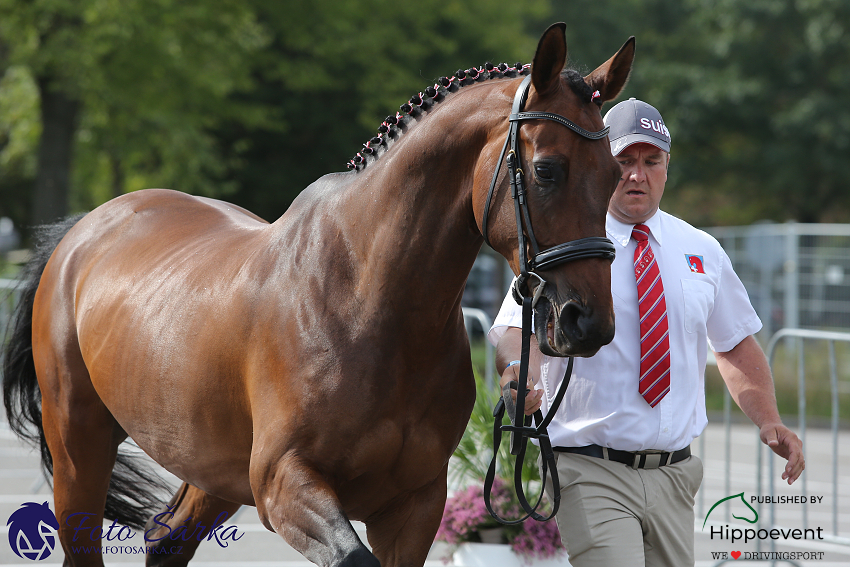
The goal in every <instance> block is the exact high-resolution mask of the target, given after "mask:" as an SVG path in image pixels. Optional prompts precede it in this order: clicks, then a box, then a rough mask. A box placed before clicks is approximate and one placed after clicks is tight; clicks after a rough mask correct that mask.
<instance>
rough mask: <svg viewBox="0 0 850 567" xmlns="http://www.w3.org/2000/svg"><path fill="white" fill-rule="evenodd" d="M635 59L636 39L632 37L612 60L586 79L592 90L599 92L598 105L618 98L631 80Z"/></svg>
mask: <svg viewBox="0 0 850 567" xmlns="http://www.w3.org/2000/svg"><path fill="white" fill-rule="evenodd" d="M634 59H635V38H634V36H632V37H630V38H629V39H628V40H627V41H626V43H624V44H623V47H621V48H620V51H618V52H617V53H616V54H615V55H614V56H613V57H612V58H611V59H609V60H608V61H606V62H605V63H603V64H602V65H600V66H599V67H598V68H597V69H596V70H595V71H594V72H592V73H591V74H590V75H588V76H587V77H585V78H584V80H585V82H586V83H587V84H588V85H590V88H591V89H593V90H594V91H599V95H600V98H599V99H597V100H596V102H597V103H598V104H602V103H603V102H606V101H609V100H614V99H615V98H617V95H618V94H620V91H621V90H623V87H624V86H626V82H627V81H628V80H629V75H630V74H631V72H632V62H633V61H634Z"/></svg>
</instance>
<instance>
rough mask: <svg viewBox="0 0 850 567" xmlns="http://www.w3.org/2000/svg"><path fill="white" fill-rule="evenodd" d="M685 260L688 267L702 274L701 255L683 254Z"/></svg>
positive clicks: (703, 271) (703, 269)
mask: <svg viewBox="0 0 850 567" xmlns="http://www.w3.org/2000/svg"><path fill="white" fill-rule="evenodd" d="M685 260H687V261H688V267H689V268H690V269H691V271H692V272H694V273H695V274H704V273H705V268H703V266H702V256H697V255H696V254H685Z"/></svg>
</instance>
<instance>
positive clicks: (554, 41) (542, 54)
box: [531, 22, 567, 96]
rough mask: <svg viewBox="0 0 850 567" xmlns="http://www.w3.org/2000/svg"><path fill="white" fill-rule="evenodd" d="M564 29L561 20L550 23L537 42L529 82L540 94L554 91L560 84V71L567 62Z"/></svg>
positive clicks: (564, 25)
mask: <svg viewBox="0 0 850 567" xmlns="http://www.w3.org/2000/svg"><path fill="white" fill-rule="evenodd" d="M566 29H567V24H565V23H563V22H559V23H557V24H552V25H551V26H549V29H547V30H546V31H545V32H544V33H543V36H542V37H541V38H540V43H538V44H537V53H535V54H534V62H533V63H532V64H531V82H532V84H534V90H536V91H537V92H538V94H540V95H541V96H545V95H547V94H552V93H554V92H555V91H556V89H557V88H558V87H559V86H560V76H561V71H562V70H563V69H564V64H565V63H566V62H567V38H566V34H565V31H566Z"/></svg>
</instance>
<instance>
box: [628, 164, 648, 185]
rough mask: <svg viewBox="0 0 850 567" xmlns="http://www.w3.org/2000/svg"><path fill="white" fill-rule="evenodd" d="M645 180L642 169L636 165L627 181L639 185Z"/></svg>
mask: <svg viewBox="0 0 850 567" xmlns="http://www.w3.org/2000/svg"><path fill="white" fill-rule="evenodd" d="M644 179H646V175H644V172H643V168H642V167H641V166H639V165H636V166H634V167H633V168H632V170H631V171H630V172H629V180H631V181H634V182H636V183H640V182H641V181H643V180H644Z"/></svg>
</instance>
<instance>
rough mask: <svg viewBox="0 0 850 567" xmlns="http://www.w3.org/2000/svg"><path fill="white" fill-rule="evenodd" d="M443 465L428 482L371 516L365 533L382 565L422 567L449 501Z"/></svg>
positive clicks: (389, 566)
mask: <svg viewBox="0 0 850 567" xmlns="http://www.w3.org/2000/svg"><path fill="white" fill-rule="evenodd" d="M447 471H448V468H444V469H443V470H442V472H441V473H440V475H439V476H438V477H437V478H436V479H435V480H434V481H433V482H432V483H431V484H429V485H427V486H425V487H424V488H422V489H420V490H419V491H417V492H414V493H411V494H406V495H404V496H402V497H400V498H399V499H398V500H397V501H394V502H392V503H391V505H390V506H389V507H387V508H386V509H385V510H384V511H383V512H382V513H380V514H377V515H376V516H374V517H372V518H369V519H368V520H367V521H366V522H365V524H366V535H367V537H368V538H369V544H370V545H371V546H372V552H373V553H374V554H375V556H377V558H378V559H379V560H380V561H381V565H382V566H383V567H421V566H422V565H424V563H425V559H426V558H427V556H428V552H429V551H430V549H431V545H432V544H433V543H434V536H435V535H436V533H437V530H438V529H439V527H440V520H441V519H442V517H443V508H444V507H445V504H446V474H447Z"/></svg>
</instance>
